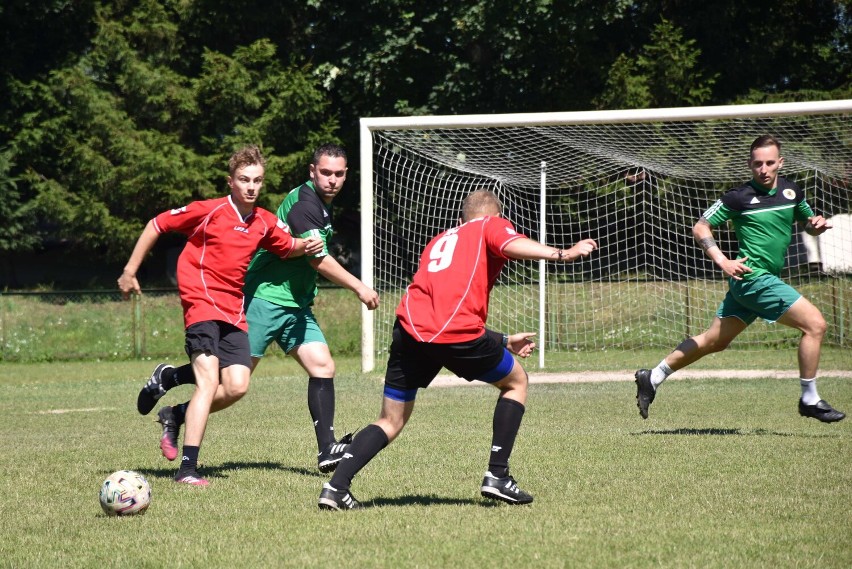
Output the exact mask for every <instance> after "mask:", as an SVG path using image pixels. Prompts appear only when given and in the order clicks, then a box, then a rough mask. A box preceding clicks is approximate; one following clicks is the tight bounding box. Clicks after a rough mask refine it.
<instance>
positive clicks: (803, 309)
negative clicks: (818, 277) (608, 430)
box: [635, 135, 846, 423]
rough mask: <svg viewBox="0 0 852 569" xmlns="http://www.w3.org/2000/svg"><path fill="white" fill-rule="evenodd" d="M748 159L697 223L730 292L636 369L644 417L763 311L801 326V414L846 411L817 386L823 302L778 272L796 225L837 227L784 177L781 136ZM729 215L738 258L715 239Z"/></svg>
mask: <svg viewBox="0 0 852 569" xmlns="http://www.w3.org/2000/svg"><path fill="white" fill-rule="evenodd" d="M748 164H749V168H750V169H751V173H752V179H751V180H750V181H749V182H747V183H745V184H743V185H742V186H739V187H737V188H734V189H732V190H729V191H728V192H726V193H725V194H724V195H723V196H722V197H721V199H719V200H718V201H716V203H714V204H713V205H712V206H710V208H709V209H708V210H707V211H705V212H704V213H703V214H702V216H701V217H700V218H699V219H698V222H697V223H696V224H695V226H694V227H693V228H692V233H693V235H694V237H695V240H696V241H697V242H698V244H699V245H700V246H701V248H702V249H703V250H704V252H705V253H706V254H707V256H708V257H710V258H711V259H712V260H713V262H714V263H716V265H718V266H719V268H720V269H722V272H724V273H725V274H726V275H727V276H728V285H729V289H728V293H727V295H726V296H725V298H724V300H723V301H722V303H721V305H720V306H719V309H718V310H717V311H716V317H715V318H714V319H713V322H712V323H711V324H710V327H709V328H708V329H707V330H705V331H704V332H703V333H701V334H699V335H698V336H694V337H692V338H689V339H687V340H684V341H683V342H681V343H680V345H678V346H677V347H676V348H675V349H674V351H673V352H672V353H670V354H669V355H668V356H666V357H665V359H663V361H661V362H660V363H659V364H658V365H657V367H655V368H654V369H650V370H649V369H640V370H638V371H637V372H636V374H635V378H636V405H637V406H638V407H639V414H640V415H641V416H642V418H643V419H647V418H648V407H649V406H650V404H651V403H652V402H653V401H654V396H655V395H656V391H657V388H658V387H659V385H660V384H661V383H662V382H663V381H665V379H666V378H667V377H668V376H669V375H671V374H672V373H674V372H675V371H677V370H679V369H681V368H684V367H686V366H688V365H689V364H691V363H693V362H695V361H697V360H699V359H701V358H702V357H704V356H706V355H707V354H710V353H713V352H719V351H722V350H724V349H725V348H727V347H728V345H729V344H730V343H731V341H732V340H733V339H734V338H736V337H737V335H739V334H740V332H742V331H743V330H745V329H746V328H747V327H748V325H749V324H751V323H752V322H754V320H755V319H756V318H757V317H758V316H759V317H761V318H763V319H764V320H766V321H768V322H778V323H780V324H784V325H785V326H790V327H792V328H797V329H798V330H801V332H802V338H801V340H800V341H799V352H798V359H799V378H800V385H801V388H802V395H801V398H800V399H799V414H800V415H802V416H803V417H813V418H815V419H818V420H820V421H822V422H825V423H831V422H834V421H840V420H841V419H843V418H844V417H845V416H846V415H845V414H844V413H841V412H840V411H837V410H836V409H834V408H832V406H831V405H829V404H828V402H826V401H825V400H824V399H822V398H820V396H819V393H818V392H817V388H816V374H817V367H818V366H819V356H820V348H821V345H822V338H823V336H824V335H825V331H826V323H825V319H824V318H823V316H822V314H821V313H820V311H819V309H818V308H817V307H815V306H814V305H813V304H811V303H810V302H809V301H808V299H806V298H805V297H803V296H802V295H801V294H800V293H799V292H797V291H796V290H795V289H794V288H793V287H791V286H790V285H788V284H787V283H785V282H784V281H782V280H781V279H780V278H779V276H778V275H779V274H780V272H781V269H782V268H783V266H784V256H785V254H786V251H787V248H788V247H789V246H790V240H791V238H792V234H793V224H794V223H796V222H798V223H799V224H801V225H802V227H803V228H804V230H805V231H806V232H808V233H809V234H810V235H820V234H821V233H824V232H825V231H826V230H828V229H830V228H831V223H830V222H829V221H827V220H826V219H824V218H823V217H822V216H820V215H816V214H814V212H813V210H811V208H810V206H809V205H808V203H807V201H805V195H804V192H803V191H802V190H801V189H800V188H799V187H798V186H797V185H796V184H794V183H793V182H790V181H789V180H786V179H785V178H783V177H781V176H778V170H779V169H780V168H781V166H783V164H784V158H783V157H782V156H781V143H780V142H779V141H778V140H777V139H776V138H774V137H773V136H769V135H764V136H760V137H758V138H757V139H756V140H755V141H754V142H753V143H752V145H751V154H750V156H749V161H748ZM729 220H730V221H731V223H732V224H733V226H734V231H735V233H736V236H737V241H738V243H739V253H738V255H737V258H735V259H729V258H728V257H727V256H725V254H724V253H722V251H721V250H720V249H719V247H718V246H717V245H716V242H715V241H714V240H713V231H712V228H714V227H718V226H719V225H721V224H723V223H725V222H727V221H729Z"/></svg>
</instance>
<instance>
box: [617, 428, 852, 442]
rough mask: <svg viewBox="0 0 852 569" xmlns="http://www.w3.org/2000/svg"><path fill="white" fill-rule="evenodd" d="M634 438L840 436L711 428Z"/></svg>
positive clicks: (654, 431)
mask: <svg viewBox="0 0 852 569" xmlns="http://www.w3.org/2000/svg"><path fill="white" fill-rule="evenodd" d="M631 435H634V436H641V435H696V436H702V435H710V436H739V437H755V436H771V437H802V438H808V439H833V438H837V437H839V436H840V435H833V434H824V435H818V434H803V433H779V432H778V431H770V430H768V429H754V430H747V431H743V430H742V429H722V428H717V427H710V428H706V429H694V428H681V429H649V430H647V431H642V432H641V433H631Z"/></svg>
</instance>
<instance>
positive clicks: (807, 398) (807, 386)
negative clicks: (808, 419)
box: [799, 377, 821, 405]
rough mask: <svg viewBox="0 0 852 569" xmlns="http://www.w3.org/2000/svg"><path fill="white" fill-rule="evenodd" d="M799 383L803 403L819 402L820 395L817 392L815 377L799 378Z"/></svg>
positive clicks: (812, 403)
mask: <svg viewBox="0 0 852 569" xmlns="http://www.w3.org/2000/svg"><path fill="white" fill-rule="evenodd" d="M799 385H801V386H802V403H804V404H805V405H816V404H817V403H819V400H820V399H821V397H820V396H819V393H817V388H816V378H815V377H814V378H812V379H804V378H800V379H799Z"/></svg>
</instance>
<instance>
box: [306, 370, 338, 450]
mask: <svg viewBox="0 0 852 569" xmlns="http://www.w3.org/2000/svg"><path fill="white" fill-rule="evenodd" d="M308 411H310V413H311V419H312V420H313V422H314V432H315V433H316V436H317V448H318V450H319V451H320V452H322V451H323V450H325V449H326V448H327V447H328V445H330V444H331V443H333V442H334V440H335V439H334V378H333V377H309V378H308Z"/></svg>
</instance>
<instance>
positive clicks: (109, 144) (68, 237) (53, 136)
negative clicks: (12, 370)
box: [0, 0, 337, 261]
mask: <svg viewBox="0 0 852 569" xmlns="http://www.w3.org/2000/svg"><path fill="white" fill-rule="evenodd" d="M183 6H184V4H183V3H177V2H175V3H165V4H164V3H159V2H155V1H153V0H143V1H141V2H139V3H138V4H132V5H131V4H130V3H117V4H115V5H112V4H110V5H101V6H99V7H98V10H97V15H96V20H95V21H96V24H97V32H96V34H95V35H94V36H93V38H92V42H91V45H90V47H89V49H87V50H85V51H84V52H83V53H82V54H81V55H79V56H78V57H77V58H76V59H73V60H70V61H69V63H67V64H65V65H61V66H59V67H58V68H56V69H54V70H52V71H51V72H49V73H48V74H47V75H45V76H43V77H38V78H35V79H32V80H28V81H21V80H11V81H10V82H9V85H10V87H11V89H12V90H13V96H12V97H11V98H10V99H11V100H10V101H9V103H10V109H9V112H7V113H5V114H4V116H5V118H6V119H7V120H8V121H9V122H8V123H6V124H4V126H3V127H2V128H3V130H2V132H3V137H4V140H5V142H4V146H5V148H6V150H5V153H4V155H3V156H4V158H5V159H6V163H5V164H6V166H5V168H4V169H0V176H2V178H0V184H2V185H4V186H5V187H8V188H12V189H15V188H17V194H15V195H17V196H18V197H19V198H20V199H19V200H18V201H17V202H10V203H9V204H7V206H6V207H7V209H8V210H9V211H8V213H9V215H10V220H12V221H13V222H14V223H13V224H12V227H21V228H23V227H27V226H31V225H32V223H30V221H29V220H30V219H31V217H32V216H36V218H37V219H38V220H39V221H38V229H39V230H38V231H33V232H31V233H30V235H31V236H32V237H33V239H37V240H38V239H40V238H41V237H43V236H46V235H50V236H51V239H54V240H56V239H60V240H62V241H64V242H65V243H67V245H68V246H69V247H71V248H72V250H74V251H77V252H83V253H85V252H88V253H96V254H97V255H98V258H99V259H100V260H103V261H109V260H120V259H122V258H124V257H125V256H126V255H127V252H128V251H129V249H130V248H131V247H132V244H133V242H134V240H135V239H136V237H137V236H138V233H139V231H141V229H142V226H143V225H144V224H145V223H146V221H147V220H148V219H150V218H151V217H152V216H153V215H154V214H155V213H157V212H159V211H162V210H163V209H166V208H168V207H172V206H177V205H182V204H184V203H187V202H188V201H191V200H193V199H204V198H209V197H212V196H215V195H222V193H223V189H224V177H225V174H226V160H227V158H228V156H229V155H230V153H231V152H232V151H233V149H234V148H235V147H237V146H239V145H241V144H244V143H249V142H259V143H261V144H262V145H263V146H264V148H265V150H266V151H267V153H269V154H272V155H273V158H272V159H271V160H270V163H269V165H268V183H267V187H268V188H269V189H270V190H272V192H273V195H274V192H275V191H276V190H277V191H279V192H283V191H285V190H288V189H289V188H290V187H291V186H292V185H295V184H296V181H297V180H298V181H299V182H300V181H302V179H303V178H304V175H305V171H306V163H307V157H308V156H309V155H310V152H311V150H312V148H313V145H314V144H315V143H316V141H317V140H319V139H322V140H326V139H334V137H335V130H336V126H337V123H336V121H335V120H334V118H333V117H329V115H328V113H327V111H326V109H327V106H328V99H327V96H326V94H325V92H324V91H323V90H322V89H321V87H320V84H319V80H318V79H317V78H316V77H314V76H313V75H312V74H311V72H310V68H309V67H307V66H303V65H295V64H291V65H286V64H282V62H281V60H280V58H279V57H278V55H277V53H276V48H275V46H274V45H273V44H272V43H271V42H270V41H269V40H266V39H262V38H261V39H258V40H257V41H255V42H254V43H252V44H250V45H246V46H239V47H237V48H236V49H235V50H234V53H233V54H231V55H228V54H223V53H219V52H215V51H211V50H202V51H201V52H200V56H199V59H198V60H197V61H189V60H187V58H186V57H185V55H184V53H185V46H184V42H185V41H186V39H185V38H184V36H183V35H182V34H181V31H180V22H181V21H182V20H181V18H182V12H181V9H183ZM13 183H14V185H13ZM282 184H285V185H282ZM9 195H12V194H11V193H10V194H9ZM279 201H280V200H279ZM267 202H268V205H269V206H270V207H272V204H274V205H275V206H277V203H276V202H275V200H274V199H270V197H269V196H267ZM28 216H30V217H28ZM15 231H16V232H18V233H20V231H22V230H20V231H19V230H17V229H15ZM5 243H7V244H8V246H9V247H10V248H11V249H13V250H14V251H16V252H21V251H22V250H24V247H25V246H26V247H34V246H36V244H35V242H34V241H33V240H29V241H24V240H19V239H14V240H13V239H8V240H6V241H5Z"/></svg>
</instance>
